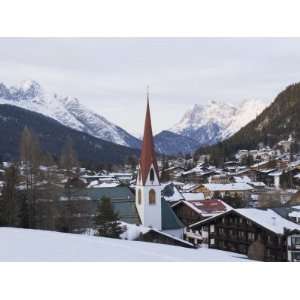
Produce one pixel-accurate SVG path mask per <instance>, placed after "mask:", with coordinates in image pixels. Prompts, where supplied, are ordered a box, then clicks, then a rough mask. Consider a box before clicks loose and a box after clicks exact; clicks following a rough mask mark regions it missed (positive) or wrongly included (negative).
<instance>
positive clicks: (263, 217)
mask: <svg viewBox="0 0 300 300" xmlns="http://www.w3.org/2000/svg"><path fill="white" fill-rule="evenodd" d="M236 211H237V212H238V213H239V214H241V215H243V216H244V217H246V218H248V219H250V220H252V221H253V222H255V223H258V224H259V225H261V226H263V227H265V228H267V229H269V230H271V231H273V232H275V233H277V234H283V233H284V228H286V229H290V230H293V229H298V230H300V225H298V224H295V223H294V222H291V221H289V220H287V219H285V218H283V217H281V216H280V215H279V214H277V213H276V212H275V211H273V210H272V209H267V210H262V209H255V208H239V209H236Z"/></svg>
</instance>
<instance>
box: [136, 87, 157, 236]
mask: <svg viewBox="0 0 300 300" xmlns="http://www.w3.org/2000/svg"><path fill="white" fill-rule="evenodd" d="M135 189H136V190H135V204H136V208H137V211H138V214H139V217H140V219H141V222H142V224H143V225H144V226H151V227H154V228H156V229H158V230H161V227H162V214H161V189H162V186H161V185H160V183H159V172H158V166H157V161H156V156H155V148H154V141H153V133H152V124H151V114H150V106H149V92H147V109H146V117H145V126H144V137H143V145H142V152H141V158H140V163H139V168H138V178H137V181H136V186H135Z"/></svg>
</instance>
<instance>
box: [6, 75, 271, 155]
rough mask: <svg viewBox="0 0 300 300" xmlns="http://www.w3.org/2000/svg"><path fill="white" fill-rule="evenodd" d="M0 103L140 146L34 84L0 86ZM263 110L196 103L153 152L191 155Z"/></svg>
mask: <svg viewBox="0 0 300 300" xmlns="http://www.w3.org/2000/svg"><path fill="white" fill-rule="evenodd" d="M0 104H9V105H14V106H17V107H20V108H23V109H27V110H30V111H33V112H37V113H40V114H42V115H44V116H47V117H49V118H52V119H54V120H56V121H58V122H59V123H61V124H62V125H64V126H67V127H69V128H72V129H76V130H78V131H81V132H84V133H88V134H90V135H91V136H93V137H96V138H99V139H102V140H105V141H108V142H112V143H115V144H119V145H122V146H127V147H131V148H138V149H139V148H140V147H141V140H140V139H138V138H136V137H134V136H133V135H131V134H130V133H128V132H127V131H125V130H124V129H122V128H121V127H119V126H117V125H115V124H114V123H112V122H110V121H108V120H107V119H105V118H104V117H103V116H101V115H99V114H97V113H95V112H93V111H92V110H90V109H88V108H86V107H85V106H84V105H83V104H82V103H81V102H80V101H79V99H77V98H74V97H64V96H60V95H58V94H55V93H50V92H48V91H47V90H45V89H44V88H42V87H41V85H40V84H39V83H37V82H36V81H32V80H27V81H23V82H22V83H21V84H20V85H18V86H13V87H7V86H6V85H5V84H3V83H0ZM264 107H265V103H263V102H260V101H254V100H249V101H244V102H242V104H241V105H239V106H238V107H236V106H233V105H229V104H227V103H222V102H216V101H211V102H210V103H209V104H206V105H197V104H196V105H195V106H194V107H193V108H191V109H190V110H188V111H187V112H186V113H185V114H184V116H183V118H182V119H181V121H180V122H179V123H177V124H176V125H175V126H173V127H172V128H171V129H170V130H168V131H167V130H165V131H162V132H161V133H159V134H157V135H156V136H155V137H154V141H155V145H156V150H157V151H158V152H161V153H164V154H170V155H176V154H178V153H183V154H186V153H191V152H193V151H194V150H195V149H197V148H198V147H199V146H203V145H213V144H215V143H217V142H219V141H222V140H224V139H226V138H228V137H230V136H231V135H233V134H234V133H235V132H237V131H238V130H239V129H240V128H241V127H243V126H244V125H246V124H247V123H248V122H250V121H251V120H253V119H254V118H255V117H256V116H257V115H258V114H259V113H260V112H261V111H262V110H263V108H264ZM141 132H142V128H141Z"/></svg>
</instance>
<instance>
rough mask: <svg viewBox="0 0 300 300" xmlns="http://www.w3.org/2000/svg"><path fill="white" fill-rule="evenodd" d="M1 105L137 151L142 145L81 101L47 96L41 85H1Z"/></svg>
mask: <svg viewBox="0 0 300 300" xmlns="http://www.w3.org/2000/svg"><path fill="white" fill-rule="evenodd" d="M0 104H10V105H15V106H19V107H21V108H25V109H28V110H31V111H34V112H38V113H40V114H43V115H45V116H47V117H50V118H53V119H55V120H57V121H58V122H60V123H61V124H63V125H65V126H68V127H71V128H73V129H76V130H79V131H83V132H86V133H88V134H90V135H92V136H95V137H97V138H100V139H103V140H106V141H109V142H113V143H116V144H119V145H123V146H129V147H133V148H138V147H139V145H140V141H139V140H138V139H137V138H135V137H133V136H132V135H130V134H129V133H127V132H126V131H125V130H123V129H122V128H120V127H118V126H116V125H115V124H113V123H111V122H109V121H108V120H106V119H105V118H104V117H102V116H100V115H98V114H96V113H94V112H92V111H91V110H89V109H87V108H86V107H85V106H83V105H82V104H81V103H80V102H79V100H78V99H76V98H72V97H62V96H59V95H57V94H53V93H50V92H47V91H46V90H45V89H43V88H42V87H41V86H40V84H39V83H37V82H35V81H32V80H26V81H23V82H22V83H21V84H20V85H18V86H14V87H10V88H8V87H6V86H5V85H4V84H2V83H1V84H0Z"/></svg>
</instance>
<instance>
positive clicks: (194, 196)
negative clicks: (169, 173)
mask: <svg viewBox="0 0 300 300" xmlns="http://www.w3.org/2000/svg"><path fill="white" fill-rule="evenodd" d="M182 196H183V197H184V199H185V200H186V201H196V200H204V199H205V197H204V194H203V193H182Z"/></svg>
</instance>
